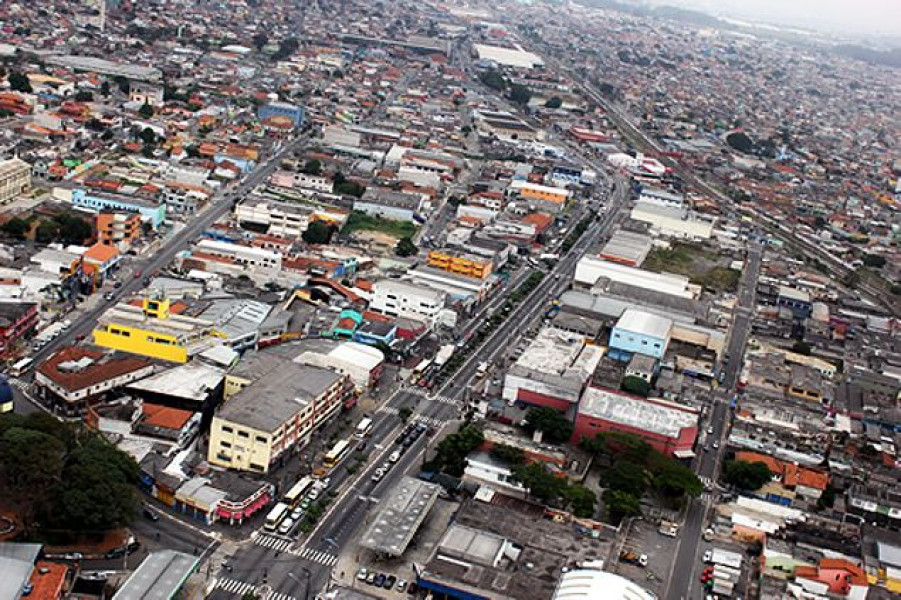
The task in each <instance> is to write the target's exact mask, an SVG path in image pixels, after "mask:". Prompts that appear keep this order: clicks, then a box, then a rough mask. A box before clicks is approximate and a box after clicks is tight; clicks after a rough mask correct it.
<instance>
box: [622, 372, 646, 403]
mask: <svg viewBox="0 0 901 600" xmlns="http://www.w3.org/2000/svg"><path fill="white" fill-rule="evenodd" d="M621 388H622V390H623V391H624V392H628V393H630V394H634V395H636V396H641V397H642V398H647V397H648V394H649V393H650V391H651V384H650V383H648V382H647V381H645V380H644V379H642V378H641V377H637V376H635V375H627V376H626V377H624V378H623V382H622V384H621Z"/></svg>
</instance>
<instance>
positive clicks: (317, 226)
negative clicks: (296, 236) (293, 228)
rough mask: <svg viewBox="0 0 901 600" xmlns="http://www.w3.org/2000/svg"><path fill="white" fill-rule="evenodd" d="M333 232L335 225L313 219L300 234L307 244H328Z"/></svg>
mask: <svg viewBox="0 0 901 600" xmlns="http://www.w3.org/2000/svg"><path fill="white" fill-rule="evenodd" d="M334 234H335V226H334V225H331V224H329V223H326V222H325V221H313V222H312V223H310V225H309V226H308V227H307V228H306V230H305V231H304V232H303V233H302V234H301V238H303V241H305V242H306V243H308V244H328V243H329V242H330V241H332V236H333V235H334Z"/></svg>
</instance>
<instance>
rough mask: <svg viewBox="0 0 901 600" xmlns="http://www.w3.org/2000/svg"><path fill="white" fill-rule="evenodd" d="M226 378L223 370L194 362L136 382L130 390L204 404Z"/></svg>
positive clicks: (131, 385) (130, 386) (129, 387)
mask: <svg viewBox="0 0 901 600" xmlns="http://www.w3.org/2000/svg"><path fill="white" fill-rule="evenodd" d="M224 378H225V371H223V370H222V369H220V368H217V367H212V366H210V365H206V364H204V363H202V362H197V361H192V362H189V363H187V364H184V365H179V366H177V367H173V368H171V369H166V370H165V371H162V372H161V373H157V374H155V375H151V376H150V377H145V378H144V379H141V380H139V381H135V382H134V383H131V384H129V385H128V389H129V390H136V391H142V392H150V393H154V394H163V395H165V396H172V397H175V398H185V399H187V400H194V401H196V402H203V401H205V400H206V399H207V396H209V394H210V391H212V390H214V389H216V388H217V387H219V384H221V383H222V380H223V379H224Z"/></svg>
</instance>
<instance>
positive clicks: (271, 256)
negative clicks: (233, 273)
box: [194, 240, 282, 274]
mask: <svg viewBox="0 0 901 600" xmlns="http://www.w3.org/2000/svg"><path fill="white" fill-rule="evenodd" d="M194 253H195V254H199V255H210V256H213V257H218V258H220V259H223V260H224V261H225V262H227V263H230V264H234V265H236V266H239V267H242V268H244V269H248V270H251V271H253V272H254V273H261V274H275V273H278V272H279V271H280V270H281V268H282V255H281V254H280V253H278V252H272V251H271V250H263V249H262V248H254V247H252V246H242V245H240V244H232V243H229V242H220V241H217V240H200V241H199V242H197V245H196V246H194Z"/></svg>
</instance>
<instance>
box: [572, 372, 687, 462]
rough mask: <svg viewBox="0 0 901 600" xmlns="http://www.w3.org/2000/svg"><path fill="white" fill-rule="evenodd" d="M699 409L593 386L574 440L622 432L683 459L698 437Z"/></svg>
mask: <svg viewBox="0 0 901 600" xmlns="http://www.w3.org/2000/svg"><path fill="white" fill-rule="evenodd" d="M698 420H699V415H698V411H697V410H695V409H693V408H691V407H688V406H682V405H681V404H675V403H673V402H667V401H666V400H661V399H659V398H654V399H649V398H640V397H638V396H631V395H629V394H625V393H623V392H617V391H613V390H608V389H603V388H595V387H590V388H588V389H587V390H585V393H584V394H582V400H581V401H580V403H579V410H578V412H577V414H576V426H575V430H574V431H573V436H572V442H573V443H578V442H580V441H581V440H582V439H583V438H593V437H595V436H596V435H597V434H598V433H602V432H607V431H619V432H622V433H631V434H633V435H636V436H638V437H640V438H642V439H643V440H644V441H646V442H647V443H648V444H650V445H651V447H652V448H654V449H655V450H657V451H659V452H662V453H663V454H667V455H671V456H675V457H676V458H683V457H686V456H688V455H690V453H691V452H692V448H693V447H694V445H695V441H696V440H697V437H698Z"/></svg>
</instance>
